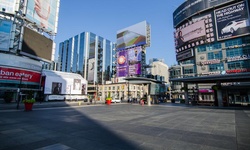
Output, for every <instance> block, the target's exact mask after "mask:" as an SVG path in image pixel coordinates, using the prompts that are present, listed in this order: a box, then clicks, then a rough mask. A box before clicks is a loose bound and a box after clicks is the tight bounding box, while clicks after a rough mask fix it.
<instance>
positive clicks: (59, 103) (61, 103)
mask: <svg viewBox="0 0 250 150" xmlns="http://www.w3.org/2000/svg"><path fill="white" fill-rule="evenodd" d="M96 104H98V105H101V104H104V102H100V101H98V102H96V103H95V102H93V103H90V102H83V101H48V102H36V103H34V104H33V109H36V108H50V107H69V106H81V105H96ZM16 109H17V103H16V102H12V103H4V102H1V103H0V110H16ZM19 110H24V104H23V103H22V102H20V103H19Z"/></svg>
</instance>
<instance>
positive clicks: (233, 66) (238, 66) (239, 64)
mask: <svg viewBox="0 0 250 150" xmlns="http://www.w3.org/2000/svg"><path fill="white" fill-rule="evenodd" d="M227 65H228V70H233V69H241V68H244V67H243V66H244V61H236V62H228V64H227Z"/></svg>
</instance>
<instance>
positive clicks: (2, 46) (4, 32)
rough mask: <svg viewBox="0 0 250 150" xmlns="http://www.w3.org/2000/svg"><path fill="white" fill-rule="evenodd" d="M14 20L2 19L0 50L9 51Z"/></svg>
mask: <svg viewBox="0 0 250 150" xmlns="http://www.w3.org/2000/svg"><path fill="white" fill-rule="evenodd" d="M11 27H12V22H11V21H7V20H1V19H0V50H2V51H9V47H10V33H11Z"/></svg>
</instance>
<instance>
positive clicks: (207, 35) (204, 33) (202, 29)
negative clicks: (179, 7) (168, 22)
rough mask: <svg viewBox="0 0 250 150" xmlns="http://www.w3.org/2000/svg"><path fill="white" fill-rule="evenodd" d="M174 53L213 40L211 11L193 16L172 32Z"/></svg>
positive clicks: (213, 29) (213, 30) (213, 26)
mask: <svg viewBox="0 0 250 150" xmlns="http://www.w3.org/2000/svg"><path fill="white" fill-rule="evenodd" d="M174 36H175V47H176V53H179V52H184V51H186V50H188V49H191V48H193V47H195V46H199V45H203V44H206V43H210V42H214V41H215V25H214V19H213V14H212V13H207V14H204V15H203V16H199V17H197V18H193V19H192V21H190V22H189V23H186V24H183V25H182V26H181V27H179V28H177V29H176V31H175V32H174Z"/></svg>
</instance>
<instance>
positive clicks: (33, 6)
mask: <svg viewBox="0 0 250 150" xmlns="http://www.w3.org/2000/svg"><path fill="white" fill-rule="evenodd" d="M59 2H60V0H29V1H28V2H27V13H26V18H27V19H28V20H30V21H31V22H35V23H36V24H37V25H38V26H40V27H43V28H45V29H46V30H48V31H52V32H54V33H56V32H57V31H56V28H57V27H56V26H57V20H58V11H59Z"/></svg>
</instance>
